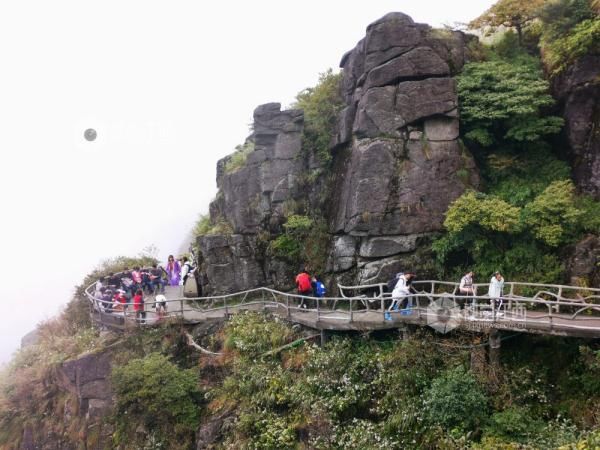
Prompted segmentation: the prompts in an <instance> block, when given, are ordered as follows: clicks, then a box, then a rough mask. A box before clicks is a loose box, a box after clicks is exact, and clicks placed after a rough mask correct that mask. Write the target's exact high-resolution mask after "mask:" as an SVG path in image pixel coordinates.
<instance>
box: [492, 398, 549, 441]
mask: <svg viewBox="0 0 600 450" xmlns="http://www.w3.org/2000/svg"><path fill="white" fill-rule="evenodd" d="M543 428H544V423H543V422H542V421H541V420H539V419H538V418H536V417H533V416H532V415H531V413H530V412H529V410H527V409H526V408H521V407H516V406H515V407H511V408H508V409H505V410H504V411H500V412H497V413H495V414H493V415H492V416H491V417H490V420H489V423H488V425H487V427H486V429H485V435H486V436H490V437H496V438H501V439H503V440H505V441H507V442H520V443H527V442H528V441H529V440H530V439H531V436H533V435H536V434H538V433H539V432H540V431H541V430H542V429H543Z"/></svg>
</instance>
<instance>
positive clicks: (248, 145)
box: [225, 141, 254, 173]
mask: <svg viewBox="0 0 600 450" xmlns="http://www.w3.org/2000/svg"><path fill="white" fill-rule="evenodd" d="M253 151H254V142H252V141H246V142H245V143H244V144H243V145H238V146H237V147H236V148H235V153H233V154H232V155H231V156H230V157H229V159H228V160H227V162H226V163H225V173H234V172H237V171H238V170H240V169H241V168H242V167H244V165H245V164H246V159H248V155H249V154H250V153H252V152H253Z"/></svg>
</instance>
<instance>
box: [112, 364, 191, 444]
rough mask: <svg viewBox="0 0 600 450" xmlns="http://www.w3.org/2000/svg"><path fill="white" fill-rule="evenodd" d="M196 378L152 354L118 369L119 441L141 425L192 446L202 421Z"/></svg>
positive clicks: (115, 385)
mask: <svg viewBox="0 0 600 450" xmlns="http://www.w3.org/2000/svg"><path fill="white" fill-rule="evenodd" d="M197 384H198V382H197V380H196V374H195V373H194V371H192V370H189V369H180V368H179V367H177V366H176V365H175V364H173V363H172V362H170V361H169V359H168V358H166V357H165V356H163V355H161V354H159V353H152V354H150V355H148V356H146V357H144V358H141V359H133V360H131V361H129V362H128V363H126V364H125V365H123V366H117V367H114V369H113V373H112V385H113V388H114V391H115V394H116V408H117V417H116V422H117V425H118V427H117V428H118V430H119V433H118V435H117V436H118V439H121V440H123V439H124V440H127V439H128V436H130V435H131V432H132V431H135V429H136V427H137V426H138V425H140V424H141V425H143V426H145V427H146V429H148V430H152V431H154V432H156V433H158V434H159V435H161V436H170V435H172V436H173V438H174V439H180V440H187V441H189V442H191V440H192V439H193V436H194V433H195V431H196V427H197V425H198V422H199V418H200V410H199V390H198V386H197Z"/></svg>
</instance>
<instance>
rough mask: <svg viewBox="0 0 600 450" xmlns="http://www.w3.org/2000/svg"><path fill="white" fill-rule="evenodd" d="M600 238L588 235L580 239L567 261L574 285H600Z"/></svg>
mask: <svg viewBox="0 0 600 450" xmlns="http://www.w3.org/2000/svg"><path fill="white" fill-rule="evenodd" d="M599 262H600V238H598V236H594V235H588V236H586V237H585V238H584V239H582V240H581V241H579V242H578V243H577V244H576V245H575V246H574V248H573V249H572V252H571V257H570V258H569V259H568V261H567V270H568V273H569V276H570V279H571V280H570V283H571V284H572V285H574V286H589V287H600V270H599V269H598V263H599Z"/></svg>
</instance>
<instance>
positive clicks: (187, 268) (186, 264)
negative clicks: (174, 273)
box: [180, 256, 195, 286]
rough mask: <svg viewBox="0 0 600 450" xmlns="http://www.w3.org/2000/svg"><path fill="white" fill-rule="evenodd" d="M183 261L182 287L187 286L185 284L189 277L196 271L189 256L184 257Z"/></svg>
mask: <svg viewBox="0 0 600 450" xmlns="http://www.w3.org/2000/svg"><path fill="white" fill-rule="evenodd" d="M181 260H182V261H183V264H182V266H181V281H180V284H181V285H182V286H185V282H186V281H187V279H188V277H189V276H191V275H192V272H193V271H194V269H195V267H194V266H193V265H192V263H191V262H190V260H189V259H188V257H187V256H184V257H183V258H182V259H181Z"/></svg>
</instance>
